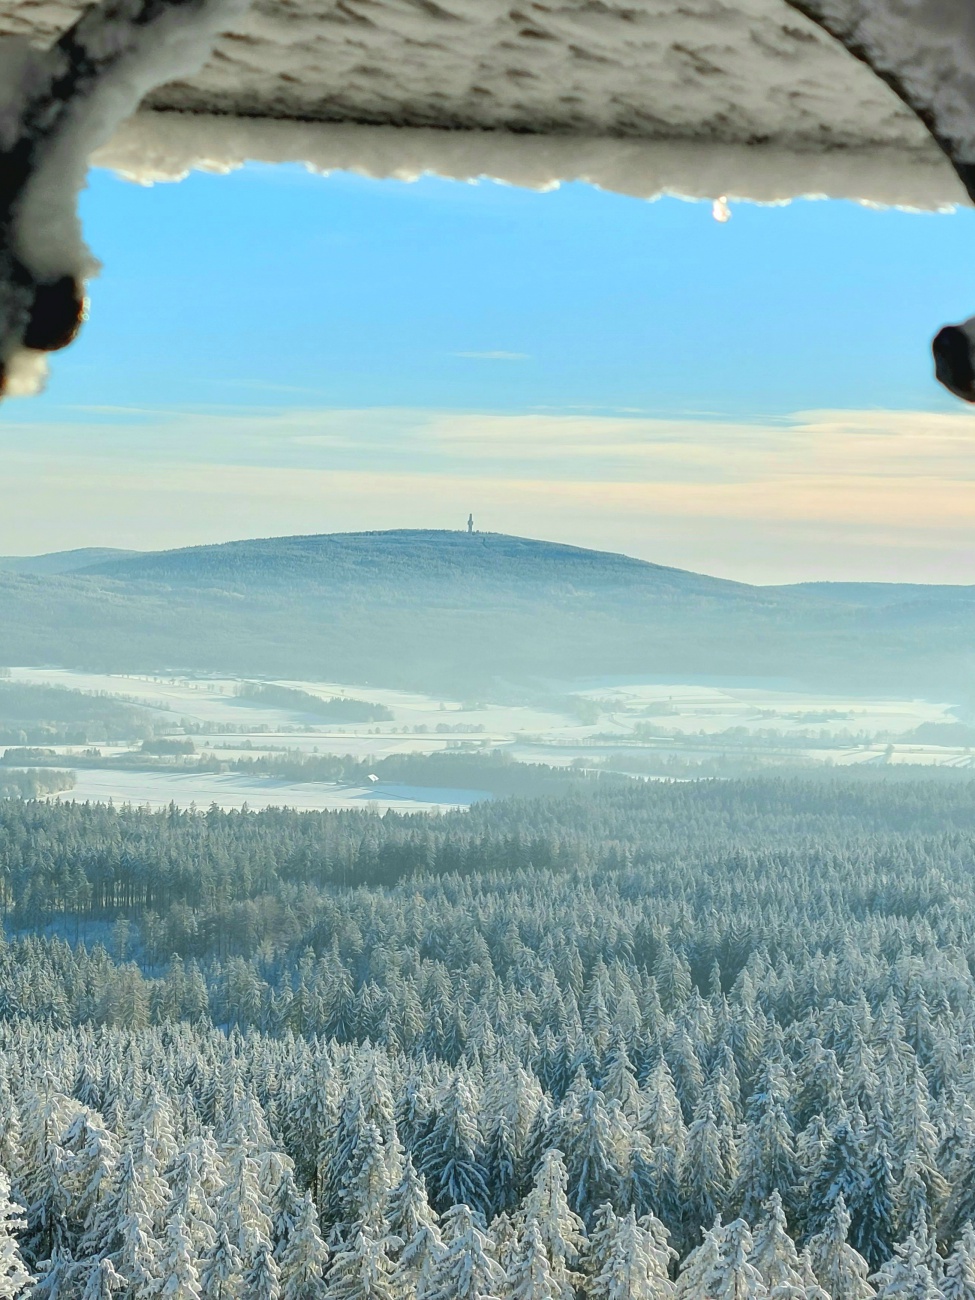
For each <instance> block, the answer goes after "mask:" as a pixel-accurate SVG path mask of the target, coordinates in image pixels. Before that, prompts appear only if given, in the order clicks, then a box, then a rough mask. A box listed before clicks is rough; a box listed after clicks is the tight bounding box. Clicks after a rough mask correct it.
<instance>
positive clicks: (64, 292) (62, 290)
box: [24, 275, 85, 352]
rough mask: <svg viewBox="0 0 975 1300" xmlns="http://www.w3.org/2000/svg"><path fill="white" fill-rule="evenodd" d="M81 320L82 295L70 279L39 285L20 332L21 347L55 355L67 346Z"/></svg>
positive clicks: (83, 313) (69, 277)
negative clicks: (26, 320) (27, 317)
mask: <svg viewBox="0 0 975 1300" xmlns="http://www.w3.org/2000/svg"><path fill="white" fill-rule="evenodd" d="M84 317H85V291H84V288H83V287H82V285H81V283H80V282H79V281H78V280H77V279H75V277H74V276H73V275H63V276H61V278H60V279H58V280H55V281H54V282H53V283H52V284H40V285H38V286H37V292H36V293H35V294H34V305H33V307H32V308H31V313H30V319H29V320H28V322H27V328H26V329H25V330H24V347H25V348H30V349H32V350H33V351H36V352H57V351H58V350H59V349H61V348H66V347H67V346H68V344H69V343H71V342H72V341H73V340H74V338H75V336H76V335H77V333H78V330H79V329H80V328H81V322H82V321H83V320H84Z"/></svg>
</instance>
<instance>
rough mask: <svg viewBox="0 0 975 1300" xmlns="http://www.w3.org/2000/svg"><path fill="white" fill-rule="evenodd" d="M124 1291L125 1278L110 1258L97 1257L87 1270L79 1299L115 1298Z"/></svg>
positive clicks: (107, 1299)
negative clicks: (117, 1270) (83, 1287)
mask: <svg viewBox="0 0 975 1300" xmlns="http://www.w3.org/2000/svg"><path fill="white" fill-rule="evenodd" d="M124 1291H125V1278H124V1277H123V1276H122V1275H121V1273H118V1272H116V1269H115V1265H114V1264H113V1263H112V1261H111V1260H110V1259H98V1260H95V1262H94V1263H93V1264H92V1266H91V1267H90V1268H89V1270H88V1277H87V1278H86V1280H85V1289H84V1290H83V1291H82V1293H81V1300H117V1298H118V1297H119V1296H120V1295H122V1294H123V1292H124Z"/></svg>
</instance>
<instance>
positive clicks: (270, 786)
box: [51, 768, 491, 813]
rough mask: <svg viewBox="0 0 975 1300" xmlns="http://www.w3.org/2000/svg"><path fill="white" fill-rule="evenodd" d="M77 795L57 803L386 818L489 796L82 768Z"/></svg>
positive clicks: (442, 808) (63, 796) (397, 787)
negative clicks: (356, 813)
mask: <svg viewBox="0 0 975 1300" xmlns="http://www.w3.org/2000/svg"><path fill="white" fill-rule="evenodd" d="M76 776H77V779H76V782H75V787H74V789H73V790H71V791H69V792H67V793H62V794H60V795H52V796H51V798H52V799H55V798H56V799H61V800H63V801H69V802H75V803H87V802H91V803H108V801H109V800H110V799H111V800H112V801H113V802H114V803H116V804H126V803H130V804H134V805H136V806H137V807H143V806H145V805H148V806H149V807H150V808H168V807H169V805H170V803H174V804H175V805H176V806H177V808H189V807H190V806H191V805H192V804H195V805H196V806H197V807H198V808H208V807H209V806H210V804H212V803H215V804H216V805H217V807H218V808H227V809H229V808H242V807H243V806H244V804H247V806H248V807H249V808H250V809H251V810H252V811H255V812H256V811H259V810H260V809H262V808H297V809H299V810H301V811H303V812H307V811H323V810H325V809H329V808H331V809H359V810H362V811H367V812H368V811H372V812H376V813H384V812H386V811H387V810H388V809H390V808H392V809H394V810H395V811H397V812H446V811H448V810H449V809H451V808H468V807H470V805H471V804H472V803H476V802H478V801H479V800H481V799H490V797H491V796H490V795H489V794H485V793H484V792H483V791H477V790H441V789H436V788H429V789H426V788H424V789H421V788H418V787H417V788H414V787H413V786H406V785H393V784H391V783H389V784H382V783H380V784H379V785H376V786H370V787H369V788H364V787H360V786H352V785H333V784H331V783H328V782H321V781H315V782H313V781H305V782H301V783H297V782H289V781H276V780H273V779H271V778H268V777H251V776H242V775H240V774H239V773H237V772H226V773H214V774H205V773H197V772H194V773H180V772H111V771H105V770H101V769H98V768H88V769H85V768H82V769H80V770H79V771H78V772H77V774H76Z"/></svg>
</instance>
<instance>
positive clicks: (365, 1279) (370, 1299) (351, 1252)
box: [327, 1229, 397, 1300]
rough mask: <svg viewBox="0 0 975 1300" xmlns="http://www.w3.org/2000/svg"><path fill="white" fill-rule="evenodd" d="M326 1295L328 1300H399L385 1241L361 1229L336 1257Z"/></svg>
mask: <svg viewBox="0 0 975 1300" xmlns="http://www.w3.org/2000/svg"><path fill="white" fill-rule="evenodd" d="M327 1295H328V1300H397V1296H396V1283H395V1278H394V1265H393V1262H392V1260H391V1259H390V1258H389V1253H388V1243H387V1240H386V1238H385V1237H373V1236H372V1235H371V1234H370V1233H369V1232H368V1231H366V1230H363V1229H360V1231H359V1232H358V1233H357V1234H356V1237H355V1240H354V1241H353V1242H351V1243H350V1244H349V1245H348V1246H347V1247H346V1248H345V1249H344V1250H341V1251H339V1253H338V1254H337V1255H336V1256H335V1259H334V1260H333V1262H332V1268H331V1270H330V1272H329V1275H328V1290H327Z"/></svg>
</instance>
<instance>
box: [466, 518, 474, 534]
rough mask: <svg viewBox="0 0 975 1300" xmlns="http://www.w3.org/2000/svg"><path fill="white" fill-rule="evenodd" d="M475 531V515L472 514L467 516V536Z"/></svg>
mask: <svg viewBox="0 0 975 1300" xmlns="http://www.w3.org/2000/svg"><path fill="white" fill-rule="evenodd" d="M473 531H474V516H473V514H470V515H468V516H467V535H468V537H469V536H470V535H471V533H472V532H473Z"/></svg>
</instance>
